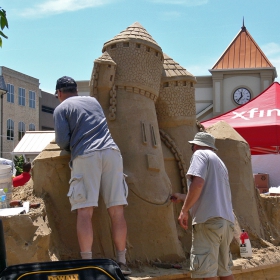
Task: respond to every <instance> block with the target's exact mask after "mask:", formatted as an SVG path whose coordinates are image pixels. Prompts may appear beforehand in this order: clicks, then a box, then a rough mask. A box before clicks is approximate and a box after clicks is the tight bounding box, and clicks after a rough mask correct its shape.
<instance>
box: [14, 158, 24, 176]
mask: <svg viewBox="0 0 280 280" xmlns="http://www.w3.org/2000/svg"><path fill="white" fill-rule="evenodd" d="M14 164H15V168H16V171H17V173H16V176H18V175H20V174H21V173H22V171H23V170H22V167H23V164H24V157H23V156H22V155H21V156H15V158H14Z"/></svg>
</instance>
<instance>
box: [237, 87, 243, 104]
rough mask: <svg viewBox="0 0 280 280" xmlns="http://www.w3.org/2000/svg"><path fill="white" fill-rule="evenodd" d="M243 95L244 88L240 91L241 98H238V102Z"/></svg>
mask: <svg viewBox="0 0 280 280" xmlns="http://www.w3.org/2000/svg"><path fill="white" fill-rule="evenodd" d="M242 97H243V90H241V93H240V97H239V99H238V100H237V102H239V100H240V99H241V98H242Z"/></svg>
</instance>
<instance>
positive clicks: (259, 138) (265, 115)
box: [201, 82, 280, 155]
mask: <svg viewBox="0 0 280 280" xmlns="http://www.w3.org/2000/svg"><path fill="white" fill-rule="evenodd" d="M222 120H223V121H225V122H227V123H228V124H229V125H231V126H232V127H233V128H234V129H235V130H236V131H237V132H238V133H239V134H240V135H241V136H242V137H243V138H244V139H245V140H246V141H247V142H248V144H249V145H250V149H251V154H252V155H260V154H273V153H277V154H278V153H279V152H280V84H279V83H277V82H274V83H273V84H271V85H270V87H268V88H267V89H266V90H265V91H263V92H262V93H261V94H259V95H258V96H257V97H255V98H254V99H252V100H251V101H250V102H248V103H246V104H244V105H242V106H240V107H238V108H236V109H234V110H231V111H229V112H227V113H225V114H223V115H220V116H218V117H215V118H212V119H210V120H208V121H204V122H201V123H202V125H204V126H205V127H206V128H207V127H209V126H211V125H213V124H214V123H216V122H218V121H222Z"/></svg>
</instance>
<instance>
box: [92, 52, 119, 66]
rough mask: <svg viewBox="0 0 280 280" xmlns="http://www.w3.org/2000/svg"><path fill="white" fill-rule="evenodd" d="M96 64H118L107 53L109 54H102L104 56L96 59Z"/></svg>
mask: <svg viewBox="0 0 280 280" xmlns="http://www.w3.org/2000/svg"><path fill="white" fill-rule="evenodd" d="M94 62H99V63H106V64H107V63H109V64H113V65H116V62H115V61H114V60H113V59H112V58H111V56H110V55H109V54H108V53H107V52H104V53H102V55H101V56H100V57H99V58H97V59H95V61H94Z"/></svg>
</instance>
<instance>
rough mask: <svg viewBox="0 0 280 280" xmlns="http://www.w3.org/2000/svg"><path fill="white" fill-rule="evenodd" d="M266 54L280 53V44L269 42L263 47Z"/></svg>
mask: <svg viewBox="0 0 280 280" xmlns="http://www.w3.org/2000/svg"><path fill="white" fill-rule="evenodd" d="M261 49H262V51H263V52H264V53H265V55H266V56H270V55H271V56H272V55H280V45H279V44H276V43H268V44H266V45H264V46H262V47H261Z"/></svg>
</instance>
